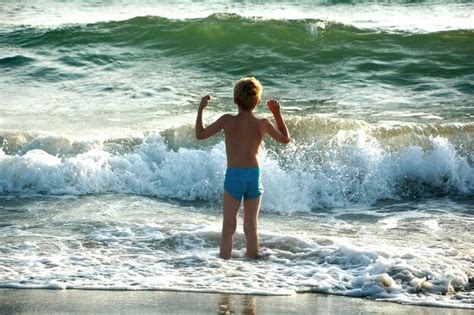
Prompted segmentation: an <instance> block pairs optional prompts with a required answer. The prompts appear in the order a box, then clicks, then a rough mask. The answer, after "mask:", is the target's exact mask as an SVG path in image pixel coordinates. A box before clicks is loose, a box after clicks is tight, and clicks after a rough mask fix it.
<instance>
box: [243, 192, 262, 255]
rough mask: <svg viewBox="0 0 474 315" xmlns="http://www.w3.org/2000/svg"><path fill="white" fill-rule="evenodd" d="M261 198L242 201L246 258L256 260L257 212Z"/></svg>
mask: <svg viewBox="0 0 474 315" xmlns="http://www.w3.org/2000/svg"><path fill="white" fill-rule="evenodd" d="M261 199H262V198H261V197H257V198H254V199H244V233H245V243H246V245H247V257H249V258H253V259H256V258H258V233H257V228H258V212H259V211H260V201H261Z"/></svg>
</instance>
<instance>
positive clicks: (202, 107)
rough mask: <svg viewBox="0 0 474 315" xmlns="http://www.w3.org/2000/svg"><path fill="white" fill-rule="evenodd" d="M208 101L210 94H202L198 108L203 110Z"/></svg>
mask: <svg viewBox="0 0 474 315" xmlns="http://www.w3.org/2000/svg"><path fill="white" fill-rule="evenodd" d="M210 101H211V96H210V95H209V94H208V95H206V96H203V97H202V98H201V104H199V109H200V110H203V109H204V108H206V106H207V105H208V104H209V102H210Z"/></svg>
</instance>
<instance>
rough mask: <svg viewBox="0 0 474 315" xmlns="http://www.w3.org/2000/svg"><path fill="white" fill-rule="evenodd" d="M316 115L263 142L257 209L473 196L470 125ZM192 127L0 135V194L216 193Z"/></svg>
mask: <svg viewBox="0 0 474 315" xmlns="http://www.w3.org/2000/svg"><path fill="white" fill-rule="evenodd" d="M305 123H307V124H309V122H308V121H306V122H305ZM319 123H321V124H322V125H323V126H321V127H320V128H319V130H321V132H318V131H317V130H316V131H314V135H313V136H312V138H311V139H308V138H307V136H305V135H304V134H296V135H295V140H294V142H293V143H292V144H291V145H289V146H288V147H284V148H283V147H281V146H276V145H273V144H272V143H271V142H268V143H267V144H266V147H265V149H264V150H263V157H262V160H261V166H262V169H263V176H264V179H263V182H264V186H265V189H266V192H265V198H264V201H263V209H264V211H275V212H282V213H288V212H292V211H310V210H313V209H317V208H332V207H346V206H351V205H354V204H375V203H377V202H379V201H381V200H387V199H390V200H411V199H417V198H429V197H433V196H462V197H471V196H473V195H474V167H473V164H474V156H473V155H472V152H474V150H472V148H473V146H474V144H473V142H472V128H473V126H472V124H464V125H463V124H458V125H455V124H453V125H446V126H442V127H439V128H434V127H433V126H431V127H425V129H424V130H420V134H418V135H417V134H416V132H413V131H410V132H408V131H407V130H404V129H403V128H398V129H397V128H394V129H392V130H390V131H384V128H385V129H386V128H387V127H381V128H375V127H372V128H374V129H373V130H371V128H366V129H364V128H360V127H358V128H356V129H353V128H352V129H351V127H349V126H350V125H351V124H354V122H352V123H348V125H347V126H346V127H347V128H346V130H344V128H338V127H337V128H336V127H334V126H333V128H335V129H338V130H337V131H336V130H333V131H331V132H329V131H327V130H326V131H324V129H325V128H326V129H328V126H324V123H323V121H319ZM290 124H293V125H295V124H301V121H297V120H296V121H295V120H293V121H291V122H290ZM359 124H361V123H359ZM412 128H413V129H416V128H415V127H412ZM430 128H432V129H433V130H436V132H434V131H433V130H431V129H430ZM295 129H296V128H295ZM300 129H304V128H300ZM310 129H311V128H307V129H306V130H307V132H309V130H310ZM430 130H431V131H430ZM454 130H457V131H458V132H457V133H456V132H454ZM459 131H462V132H459ZM191 132H192V128H191V127H190V126H187V127H182V128H181V129H175V130H171V131H165V132H162V133H157V132H156V133H150V134H148V135H146V136H144V137H143V138H140V137H136V138H126V137H125V138H123V139H110V140H107V141H93V140H90V141H82V142H81V141H76V142H75V141H71V140H69V139H67V138H64V137H60V136H52V135H49V136H48V135H38V136H33V135H29V136H28V135H26V134H10V135H8V136H7V135H6V134H5V135H4V137H3V151H1V152H0V194H2V195H7V196H11V195H13V196H29V195H32V194H33V195H34V194H46V195H63V194H71V195H83V194H101V193H130V194H137V195H146V196H155V197H159V198H176V199H180V200H205V201H211V202H215V201H219V200H220V198H221V195H222V189H223V188H222V183H223V176H224V172H225V164H226V158H225V147H224V143H223V142H222V139H219V138H217V139H216V140H213V141H214V142H212V141H207V142H206V141H205V142H196V141H195V140H190V139H193V137H192V135H191ZM430 133H431V134H430ZM453 133H455V135H453ZM177 135H181V136H177ZM28 137H29V138H28ZM15 139H16V141H17V142H16V144H15V143H14V140H15Z"/></svg>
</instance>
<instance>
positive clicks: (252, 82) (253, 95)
mask: <svg viewBox="0 0 474 315" xmlns="http://www.w3.org/2000/svg"><path fill="white" fill-rule="evenodd" d="M261 97H262V85H261V84H260V82H258V80H257V79H255V78H254V77H246V78H242V79H240V80H239V81H237V82H236V83H235V85H234V101H235V102H236V103H237V105H238V106H239V107H240V108H241V109H242V110H245V111H249V112H250V111H252V110H254V109H255V107H257V104H258V102H259V100H260V98H261Z"/></svg>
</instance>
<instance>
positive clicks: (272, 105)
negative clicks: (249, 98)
mask: <svg viewBox="0 0 474 315" xmlns="http://www.w3.org/2000/svg"><path fill="white" fill-rule="evenodd" d="M267 106H268V109H269V110H270V111H271V112H272V114H273V115H275V114H277V113H279V112H280V103H279V102H278V101H275V100H267Z"/></svg>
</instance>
